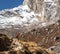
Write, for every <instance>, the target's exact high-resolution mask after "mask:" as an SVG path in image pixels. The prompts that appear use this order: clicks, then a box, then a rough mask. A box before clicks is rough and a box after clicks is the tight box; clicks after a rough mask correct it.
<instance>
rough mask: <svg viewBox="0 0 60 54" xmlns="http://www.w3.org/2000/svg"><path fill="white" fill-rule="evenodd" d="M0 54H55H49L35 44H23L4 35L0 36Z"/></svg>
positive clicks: (50, 53)
mask: <svg viewBox="0 0 60 54" xmlns="http://www.w3.org/2000/svg"><path fill="white" fill-rule="evenodd" d="M2 41H3V42H2ZM1 47H2V48H1ZM7 48H9V49H7ZM2 49H3V50H2ZM6 49H7V50H6ZM0 54H55V53H54V52H52V51H51V52H50V51H47V50H46V49H44V48H41V47H40V46H38V45H37V44H36V43H35V42H23V41H20V40H18V39H16V38H10V37H7V36H6V35H5V34H0Z"/></svg>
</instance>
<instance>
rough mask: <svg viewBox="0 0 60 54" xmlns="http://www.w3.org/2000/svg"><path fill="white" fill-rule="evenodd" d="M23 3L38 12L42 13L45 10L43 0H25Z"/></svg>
mask: <svg viewBox="0 0 60 54" xmlns="http://www.w3.org/2000/svg"><path fill="white" fill-rule="evenodd" d="M23 4H24V5H25V4H27V5H28V6H29V7H30V9H32V10H34V11H35V12H37V13H40V12H42V10H43V9H42V7H43V0H24V2H23Z"/></svg>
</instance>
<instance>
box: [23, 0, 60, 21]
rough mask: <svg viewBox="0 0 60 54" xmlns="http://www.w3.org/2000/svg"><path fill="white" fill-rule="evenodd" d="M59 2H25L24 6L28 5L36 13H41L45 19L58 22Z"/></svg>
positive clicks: (44, 0) (40, 0)
mask: <svg viewBox="0 0 60 54" xmlns="http://www.w3.org/2000/svg"><path fill="white" fill-rule="evenodd" d="M59 2H60V1H59V0H24V2H23V4H24V5H26V4H27V5H28V6H29V7H30V9H31V10H33V11H34V12H35V13H40V14H41V17H43V18H44V19H45V18H46V19H47V20H57V19H58V15H57V12H58V13H59V10H58V11H57V9H58V7H57V6H58V3H59ZM52 14H53V15H52Z"/></svg>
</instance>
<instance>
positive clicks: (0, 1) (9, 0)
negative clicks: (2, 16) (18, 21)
mask: <svg viewBox="0 0 60 54" xmlns="http://www.w3.org/2000/svg"><path fill="white" fill-rule="evenodd" d="M22 2H23V0H0V10H3V9H10V8H13V7H17V6H19V5H20V4H22Z"/></svg>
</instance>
